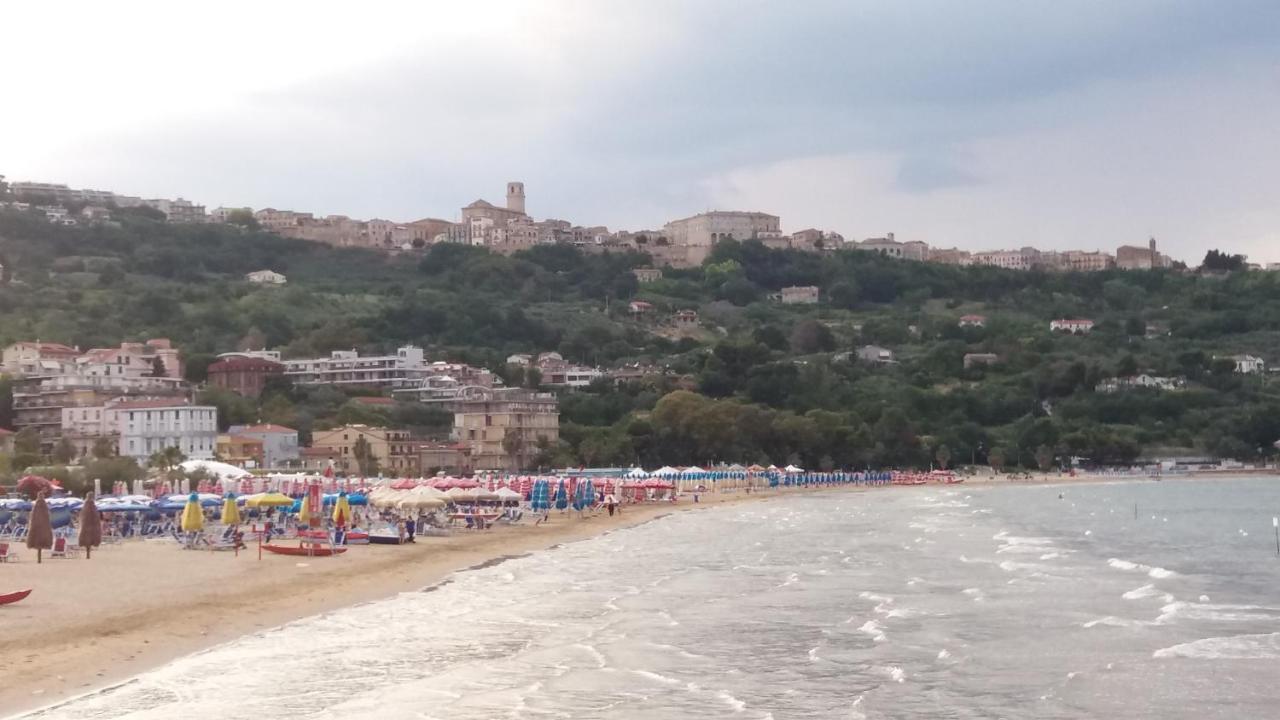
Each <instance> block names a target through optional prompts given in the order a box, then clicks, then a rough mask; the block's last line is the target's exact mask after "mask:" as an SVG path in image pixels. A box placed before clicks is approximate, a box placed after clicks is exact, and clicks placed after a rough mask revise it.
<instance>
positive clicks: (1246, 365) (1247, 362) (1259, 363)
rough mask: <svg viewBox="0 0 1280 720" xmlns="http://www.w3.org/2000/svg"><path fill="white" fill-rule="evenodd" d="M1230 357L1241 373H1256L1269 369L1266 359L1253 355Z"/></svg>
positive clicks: (1237, 370)
mask: <svg viewBox="0 0 1280 720" xmlns="http://www.w3.org/2000/svg"><path fill="white" fill-rule="evenodd" d="M1228 359H1229V360H1231V361H1232V362H1234V363H1235V364H1236V372H1238V373H1240V374H1241V375H1254V374H1257V373H1260V372H1265V371H1266V369H1267V363H1266V361H1264V360H1263V359H1262V358H1260V357H1254V356H1253V355H1232V356H1231V357H1230V358H1228Z"/></svg>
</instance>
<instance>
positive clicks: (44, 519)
mask: <svg viewBox="0 0 1280 720" xmlns="http://www.w3.org/2000/svg"><path fill="white" fill-rule="evenodd" d="M27 547H28V548H30V549H32V550H35V551H36V563H37V564H39V563H41V562H43V561H44V551H45V550H49V549H50V548H52V547H53V522H52V521H51V520H50V519H49V504H48V503H46V502H45V501H44V493H43V492H41V493H39V494H38V495H36V502H35V504H34V505H32V506H31V515H30V516H29V517H28V518H27Z"/></svg>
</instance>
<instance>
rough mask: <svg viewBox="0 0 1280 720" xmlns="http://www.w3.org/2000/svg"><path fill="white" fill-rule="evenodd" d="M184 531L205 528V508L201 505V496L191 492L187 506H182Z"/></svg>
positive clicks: (197, 530) (196, 530)
mask: <svg viewBox="0 0 1280 720" xmlns="http://www.w3.org/2000/svg"><path fill="white" fill-rule="evenodd" d="M180 524H181V526H182V532H200V531H201V530H203V529H204V508H202V507H200V496H199V495H197V494H196V493H191V495H190V496H188V497H187V506H186V507H184V508H182V522H181V523H180Z"/></svg>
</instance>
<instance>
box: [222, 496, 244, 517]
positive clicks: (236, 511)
mask: <svg viewBox="0 0 1280 720" xmlns="http://www.w3.org/2000/svg"><path fill="white" fill-rule="evenodd" d="M241 522H243V521H242V520H241V519H240V506H239V505H237V504H236V494H235V493H227V497H226V498H225V499H224V500H223V501H222V524H223V525H239V524H240V523H241Z"/></svg>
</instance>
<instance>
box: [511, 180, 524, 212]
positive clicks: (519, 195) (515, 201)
mask: <svg viewBox="0 0 1280 720" xmlns="http://www.w3.org/2000/svg"><path fill="white" fill-rule="evenodd" d="M507 209H508V210H514V211H516V212H518V213H523V212H524V183H522V182H509V183H507Z"/></svg>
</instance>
